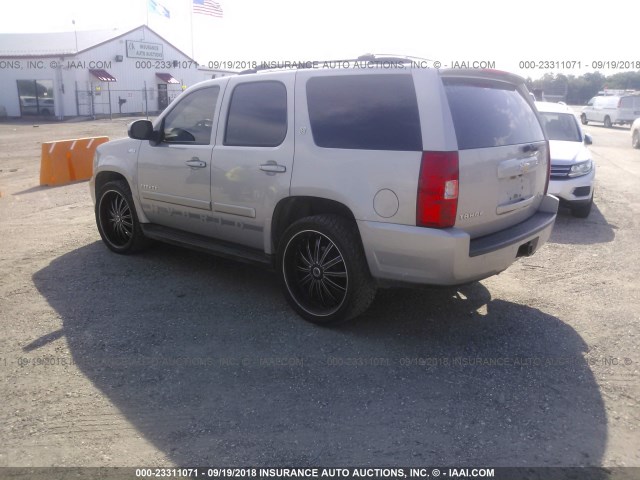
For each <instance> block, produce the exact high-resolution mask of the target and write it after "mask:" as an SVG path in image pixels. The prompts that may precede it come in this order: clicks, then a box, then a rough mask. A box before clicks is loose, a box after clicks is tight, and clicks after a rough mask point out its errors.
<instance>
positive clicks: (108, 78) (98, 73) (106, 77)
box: [89, 69, 117, 82]
mask: <svg viewBox="0 0 640 480" xmlns="http://www.w3.org/2000/svg"><path fill="white" fill-rule="evenodd" d="M89 73H91V75H93V76H94V77H96V78H97V79H98V80H100V81H101V82H117V80H116V77H114V76H113V75H111V74H110V73H109V72H107V71H106V70H102V69H95V70H89Z"/></svg>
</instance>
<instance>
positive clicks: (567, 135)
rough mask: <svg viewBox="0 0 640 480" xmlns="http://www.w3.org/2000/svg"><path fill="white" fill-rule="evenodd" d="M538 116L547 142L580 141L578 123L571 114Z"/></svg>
mask: <svg viewBox="0 0 640 480" xmlns="http://www.w3.org/2000/svg"><path fill="white" fill-rule="evenodd" d="M540 115H541V116H542V123H543V125H544V129H545V130H546V131H547V137H549V140H562V141H565V142H581V141H582V135H581V134H580V129H579V128H578V122H577V121H576V117H574V116H573V115H572V114H571V113H553V112H541V113H540Z"/></svg>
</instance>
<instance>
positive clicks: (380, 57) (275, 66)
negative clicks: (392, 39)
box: [238, 53, 433, 75]
mask: <svg viewBox="0 0 640 480" xmlns="http://www.w3.org/2000/svg"><path fill="white" fill-rule="evenodd" d="M417 61H422V62H433V60H429V59H427V58H421V57H412V56H407V55H395V54H373V53H366V54H364V55H360V56H359V57H357V58H345V59H337V60H335V59H334V60H311V61H307V62H263V63H261V64H260V65H258V66H257V67H255V68H249V69H247V70H242V71H240V72H238V75H246V74H249V73H258V72H260V71H265V70H283V69H284V70H288V69H289V70H290V69H297V70H303V69H312V68H317V67H318V65H320V64H326V63H330V64H331V63H333V64H346V63H349V64H351V63H359V62H367V63H384V62H389V63H401V64H406V63H413V62H417Z"/></svg>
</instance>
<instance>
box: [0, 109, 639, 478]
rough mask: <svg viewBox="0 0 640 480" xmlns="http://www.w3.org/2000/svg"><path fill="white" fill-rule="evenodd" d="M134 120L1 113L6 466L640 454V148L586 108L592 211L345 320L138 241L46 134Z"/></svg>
mask: <svg viewBox="0 0 640 480" xmlns="http://www.w3.org/2000/svg"><path fill="white" fill-rule="evenodd" d="M127 121H128V120H113V121H109V120H100V121H87V122H65V123H49V124H45V123H43V124H39V125H32V124H30V123H7V122H4V123H0V145H2V149H1V150H0V239H1V240H0V242H1V243H0V245H1V247H0V329H1V330H2V335H0V398H1V399H2V402H1V404H0V405H1V406H0V438H2V439H3V441H2V443H1V444H0V466H5V467H6V466H16V467H19V466H171V465H216V466H248V465H251V466H265V465H268V466H283V465H289V466H302V465H321V466H346V465H348V466H354V465H371V466H381V465H384V466H393V465H397V466H423V465H434V464H439V465H450V466H458V467H461V466H474V465H475V466H493V467H499V466H607V467H616V466H636V467H638V466H640V449H639V448H638V445H640V430H639V428H640V410H639V403H638V400H639V398H640V382H639V380H640V354H639V353H638V344H639V341H640V336H639V331H640V329H639V327H638V325H639V322H640V280H639V278H640V277H639V274H640V248H639V247H638V239H639V238H640V150H634V149H632V148H631V140H630V136H629V130H628V128H612V129H605V128H603V127H599V126H588V127H586V131H588V132H590V133H591V134H592V135H593V140H594V142H593V147H592V152H593V156H594V160H595V162H596V164H597V186H596V197H595V206H594V210H593V211H592V213H591V216H590V217H589V218H587V219H577V218H573V217H572V216H571V215H570V214H569V213H567V212H564V211H563V212H561V213H560V215H559V216H558V220H557V222H556V226H555V229H554V233H553V236H552V238H551V241H550V242H549V243H548V244H547V245H545V246H544V247H543V248H542V249H541V250H540V251H539V252H538V253H537V254H536V255H534V256H533V257H529V258H525V259H521V260H520V261H518V262H517V263H516V264H514V265H513V266H512V267H511V268H510V269H509V270H507V271H506V272H504V273H503V274H501V275H499V276H496V277H493V278H490V279H487V280H485V281H482V282H477V283H474V284H472V285H468V286H464V287H460V288H457V289H420V290H408V289H390V290H382V291H380V292H379V294H378V296H377V297H376V300H375V302H374V304H373V305H372V307H371V309H370V310H369V311H368V312H367V313H366V314H365V315H364V316H363V317H362V318H360V319H359V320H358V321H356V322H353V323H351V324H349V325H346V326H344V327H341V328H336V329H327V328H319V327H315V326H313V325H310V324H307V323H305V322H304V321H302V320H301V319H300V318H298V317H297V316H296V315H295V314H294V313H293V312H292V311H291V310H290V309H289V308H288V306H287V305H286V303H285V301H284V299H283V298H282V295H281V294H280V291H279V288H278V286H277V283H276V281H275V280H276V278H275V276H274V275H273V274H272V273H270V272H268V271H263V270H259V269H256V268H254V267H251V266H245V265H240V264H236V263H233V262H230V261H224V260H220V259H217V258H215V257H209V256H203V255H202V254H199V253H195V252H191V251H187V250H181V249H179V248H175V247H170V246H157V247H156V248H154V249H152V250H150V251H148V252H145V253H143V254H139V255H135V256H130V257H123V256H118V255H115V254H112V253H110V252H109V251H108V250H107V249H106V247H104V246H103V245H102V243H101V242H100V238H99V235H98V232H97V230H96V227H95V222H94V216H93V209H92V204H91V199H90V196H89V190H88V183H87V182H79V183H75V184H71V185H67V186H60V187H40V186H38V181H39V164H40V163H39V162H40V144H41V142H44V141H51V140H61V139H66V138H79V137H84V136H93V135H107V136H109V137H111V138H112V139H114V138H119V137H122V136H125V135H126V123H127Z"/></svg>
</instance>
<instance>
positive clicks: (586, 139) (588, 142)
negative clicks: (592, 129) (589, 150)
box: [584, 133, 593, 145]
mask: <svg viewBox="0 0 640 480" xmlns="http://www.w3.org/2000/svg"><path fill="white" fill-rule="evenodd" d="M592 143H593V138H591V135H589V134H588V133H585V134H584V144H585V145H591V144H592Z"/></svg>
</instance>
